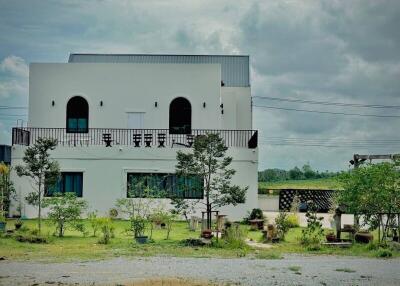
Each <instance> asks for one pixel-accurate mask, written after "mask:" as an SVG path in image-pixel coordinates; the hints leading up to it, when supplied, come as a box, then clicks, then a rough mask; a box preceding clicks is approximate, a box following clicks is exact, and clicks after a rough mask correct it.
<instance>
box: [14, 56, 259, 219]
mask: <svg viewBox="0 0 400 286" xmlns="http://www.w3.org/2000/svg"><path fill="white" fill-rule="evenodd" d="M207 132H211V133H218V134H220V136H221V137H222V138H223V139H224V141H225V144H226V146H227V147H228V148H229V149H228V155H230V156H232V157H233V162H232V168H234V169H235V170H236V171H237V172H236V174H235V176H234V177H233V180H232V183H234V184H238V185H240V186H248V187H249V189H248V191H247V195H246V203H244V204H240V205H238V206H226V207H223V208H222V209H221V213H223V214H227V215H228V217H230V219H232V220H238V219H241V218H243V217H244V216H245V215H246V213H247V211H249V210H251V209H252V208H255V207H257V167H258V148H257V132H256V131H254V130H252V109H251V91H250V78H249V57H248V56H210V55H204V56H189V55H101V54H71V55H70V58H69V61H68V63H32V64H31V65H30V74H29V120H28V126H27V127H23V128H14V129H13V139H12V143H13V146H12V159H11V161H12V163H11V164H12V165H13V166H15V165H18V164H22V163H23V162H22V157H23V155H24V151H25V150H26V148H27V146H29V145H31V144H33V143H35V141H36V140H37V139H38V138H40V137H46V138H55V139H57V142H58V145H57V148H56V149H55V150H54V151H52V153H51V155H52V158H53V159H55V160H57V161H58V162H59V164H60V169H61V172H62V176H61V179H60V182H59V183H58V184H57V186H56V191H60V192H66V191H73V192H75V193H76V194H77V195H78V196H80V197H82V198H84V199H85V200H87V201H88V203H89V206H90V208H91V209H92V210H98V211H99V212H100V213H106V212H108V210H109V209H110V208H113V207H115V202H116V200H117V199H119V198H124V197H127V195H128V193H129V182H131V181H132V180H136V179H138V178H145V177H147V176H150V175H151V176H153V177H155V178H158V179H157V184H162V186H163V187H164V188H166V193H173V192H176V191H177V189H176V188H177V187H176V182H177V181H178V180H179V178H177V177H176V176H175V175H174V172H175V165H176V163H177V162H176V152H177V150H189V148H190V147H191V145H192V143H193V140H194V139H195V138H196V136H198V135H202V134H205V133H207ZM12 180H13V182H14V184H15V188H16V191H17V194H18V196H17V197H19V198H20V199H21V198H24V197H25V196H26V194H27V193H29V192H30V191H32V184H31V182H30V181H29V179H28V178H26V177H21V178H20V177H18V176H17V175H16V174H15V173H13V174H12ZM189 183H190V184H193V182H189ZM190 184H189V185H190ZM196 190H197V191H195V190H192V191H191V190H188V191H187V193H185V194H183V196H185V198H188V199H200V198H202V195H203V194H202V192H200V191H198V188H197V189H196ZM50 193H51V192H50V190H49V195H50ZM22 200H23V199H22ZM165 201H166V203H167V204H168V202H169V199H168V196H166V197H165ZM199 214H200V213H199ZM22 215H23V216H26V217H35V216H36V215H37V210H36V209H35V208H34V207H32V206H30V205H28V204H26V203H25V202H24V203H23V207H22Z"/></svg>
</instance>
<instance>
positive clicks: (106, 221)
mask: <svg viewBox="0 0 400 286" xmlns="http://www.w3.org/2000/svg"><path fill="white" fill-rule="evenodd" d="M98 220H99V223H100V230H101V233H102V237H101V238H100V240H99V243H101V244H108V243H109V242H110V240H111V238H112V237H114V226H113V224H112V220H111V219H110V218H108V217H102V218H98Z"/></svg>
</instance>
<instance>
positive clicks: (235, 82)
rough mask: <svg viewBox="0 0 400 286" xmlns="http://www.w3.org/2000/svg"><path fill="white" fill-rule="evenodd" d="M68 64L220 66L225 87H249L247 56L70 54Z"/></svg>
mask: <svg viewBox="0 0 400 286" xmlns="http://www.w3.org/2000/svg"><path fill="white" fill-rule="evenodd" d="M68 62H69V63H143V64H162V63H165V64H197V63H198V64H220V65H221V79H222V81H223V82H224V83H225V86H231V87H247V86H250V71H249V63H250V61H249V56H247V55H168V54H166V55H152V54H70V56H69V60H68Z"/></svg>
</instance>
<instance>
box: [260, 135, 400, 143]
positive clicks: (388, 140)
mask: <svg viewBox="0 0 400 286" xmlns="http://www.w3.org/2000/svg"><path fill="white" fill-rule="evenodd" d="M264 139H283V140H304V141H309V140H313V141H332V140H335V141H338V140H340V141H341V142H343V141H351V142H355V141H357V142H377V141H378V142H400V138H399V139H350V140H349V139H347V138H324V137H318V138H304V137H278V136H268V137H265V138H264Z"/></svg>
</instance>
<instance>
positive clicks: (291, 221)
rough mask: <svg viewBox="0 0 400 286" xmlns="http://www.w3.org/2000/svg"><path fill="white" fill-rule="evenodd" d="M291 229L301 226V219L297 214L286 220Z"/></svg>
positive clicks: (290, 215)
mask: <svg viewBox="0 0 400 286" xmlns="http://www.w3.org/2000/svg"><path fill="white" fill-rule="evenodd" d="M286 220H287V224H288V225H289V228H295V227H299V226H300V220H299V217H298V216H297V215H296V214H289V215H288V216H287V218H286Z"/></svg>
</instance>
